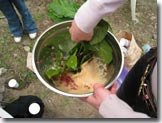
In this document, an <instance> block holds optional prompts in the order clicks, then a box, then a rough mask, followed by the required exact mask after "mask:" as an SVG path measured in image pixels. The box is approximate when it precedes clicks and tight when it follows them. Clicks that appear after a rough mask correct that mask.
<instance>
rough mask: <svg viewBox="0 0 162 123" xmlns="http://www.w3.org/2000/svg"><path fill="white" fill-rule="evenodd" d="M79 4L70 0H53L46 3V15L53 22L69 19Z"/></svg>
mask: <svg viewBox="0 0 162 123" xmlns="http://www.w3.org/2000/svg"><path fill="white" fill-rule="evenodd" d="M79 7H80V5H79V4H77V3H76V2H73V1H70V0H53V2H51V3H50V4H49V5H48V15H49V17H50V18H51V19H52V20H53V21H55V22H57V23H58V22H61V21H65V20H71V19H73V18H74V15H75V13H76V12H77V10H78V9H79Z"/></svg>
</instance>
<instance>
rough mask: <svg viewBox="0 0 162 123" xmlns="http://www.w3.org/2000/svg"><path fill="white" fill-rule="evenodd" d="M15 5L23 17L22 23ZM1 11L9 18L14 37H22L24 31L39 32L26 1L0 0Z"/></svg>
mask: <svg viewBox="0 0 162 123" xmlns="http://www.w3.org/2000/svg"><path fill="white" fill-rule="evenodd" d="M13 5H14V6H15V8H16V9H17V11H18V12H19V14H20V15H21V19H22V23H21V21H20V19H19V17H18V15H17V13H16V11H15V9H14V7H13ZM0 10H1V11H2V12H3V14H4V15H5V17H6V18H7V21H8V25H9V29H10V32H11V33H12V34H13V36H14V37H19V36H22V34H23V30H25V31H27V32H28V33H34V32H37V27H36V24H35V22H34V20H33V18H32V16H31V14H30V12H29V10H28V8H27V6H26V4H25V1H24V0H0Z"/></svg>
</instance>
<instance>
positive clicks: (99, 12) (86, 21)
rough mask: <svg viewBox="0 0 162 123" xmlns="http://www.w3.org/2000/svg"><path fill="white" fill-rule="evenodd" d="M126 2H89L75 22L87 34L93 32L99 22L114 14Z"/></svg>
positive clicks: (111, 0) (80, 9)
mask: <svg viewBox="0 0 162 123" xmlns="http://www.w3.org/2000/svg"><path fill="white" fill-rule="evenodd" d="M125 1H126V0H87V1H86V2H85V3H84V4H83V5H82V6H81V7H80V8H79V10H78V11H77V13H76V15H75V17H74V20H75V22H76V24H77V26H78V27H79V28H80V29H81V30H82V31H83V32H86V33H89V32H92V31H93V29H94V27H95V26H96V25H97V24H98V22H99V21H100V20H101V19H102V18H103V17H105V16H108V15H110V14H111V13H113V12H114V11H115V10H116V9H117V8H119V7H120V6H122V5H123V3H124V2H125Z"/></svg>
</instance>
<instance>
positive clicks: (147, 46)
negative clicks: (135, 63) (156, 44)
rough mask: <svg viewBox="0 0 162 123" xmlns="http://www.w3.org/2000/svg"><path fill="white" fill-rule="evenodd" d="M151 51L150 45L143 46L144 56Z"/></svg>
mask: <svg viewBox="0 0 162 123" xmlns="http://www.w3.org/2000/svg"><path fill="white" fill-rule="evenodd" d="M150 49H151V46H150V45H149V44H144V45H143V46H142V50H143V52H144V54H145V53H147V52H148V51H149V50H150Z"/></svg>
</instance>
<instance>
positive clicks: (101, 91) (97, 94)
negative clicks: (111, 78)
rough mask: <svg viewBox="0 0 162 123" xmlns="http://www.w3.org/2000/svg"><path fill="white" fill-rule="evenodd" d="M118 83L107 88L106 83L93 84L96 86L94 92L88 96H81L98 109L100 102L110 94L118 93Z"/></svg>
mask: <svg viewBox="0 0 162 123" xmlns="http://www.w3.org/2000/svg"><path fill="white" fill-rule="evenodd" d="M116 87H117V85H116V83H114V84H113V85H112V87H111V88H110V89H109V90H107V89H106V88H105V87H104V85H102V84H99V83H97V84H95V85H94V86H93V88H94V94H93V95H91V96H89V97H87V98H81V100H82V101H85V102H88V103H89V104H91V105H92V106H94V107H95V108H96V109H98V108H99V106H100V104H101V103H102V102H103V101H104V99H105V98H106V97H107V96H108V95H110V94H115V93H116Z"/></svg>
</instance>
